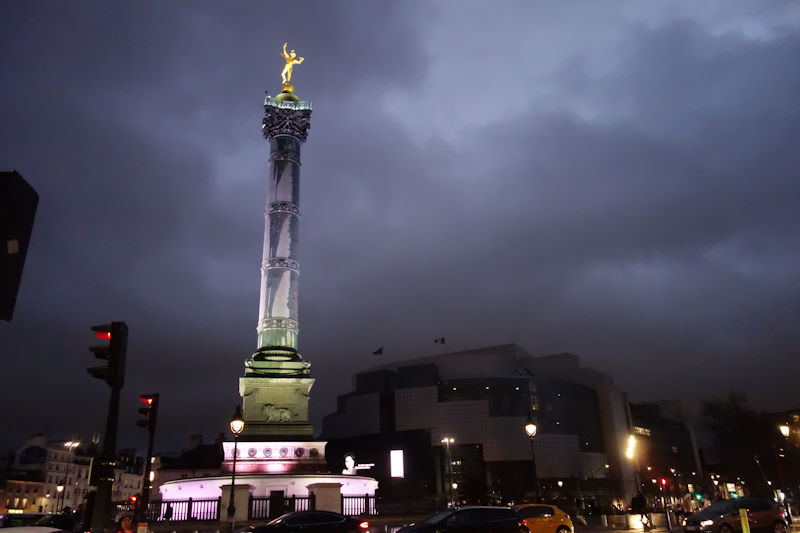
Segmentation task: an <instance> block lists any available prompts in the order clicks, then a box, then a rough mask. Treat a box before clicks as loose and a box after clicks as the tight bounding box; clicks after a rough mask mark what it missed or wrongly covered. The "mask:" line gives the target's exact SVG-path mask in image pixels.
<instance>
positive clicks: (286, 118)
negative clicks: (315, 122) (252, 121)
mask: <svg viewBox="0 0 800 533" xmlns="http://www.w3.org/2000/svg"><path fill="white" fill-rule="evenodd" d="M310 127H311V111H307V110H295V109H276V108H275V107H273V106H271V105H265V106H264V120H263V126H262V131H263V133H264V138H265V139H272V138H273V137H276V136H278V135H291V136H292V137H295V138H296V139H297V140H299V141H300V142H306V138H307V137H308V128H310Z"/></svg>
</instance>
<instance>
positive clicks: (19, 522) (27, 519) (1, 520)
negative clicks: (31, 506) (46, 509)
mask: <svg viewBox="0 0 800 533" xmlns="http://www.w3.org/2000/svg"><path fill="white" fill-rule="evenodd" d="M43 516H47V515H46V514H45V513H3V514H0V527H22V526H32V525H33V524H34V523H35V522H36V521H37V520H39V519H40V518H41V517H43Z"/></svg>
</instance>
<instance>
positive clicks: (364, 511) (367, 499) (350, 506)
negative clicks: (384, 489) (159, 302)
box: [342, 494, 378, 516]
mask: <svg viewBox="0 0 800 533" xmlns="http://www.w3.org/2000/svg"><path fill="white" fill-rule="evenodd" d="M342 514H343V515H347V516H358V515H369V516H372V515H376V514H378V513H377V511H376V509H375V496H372V495H369V494H365V495H363V496H344V495H342Z"/></svg>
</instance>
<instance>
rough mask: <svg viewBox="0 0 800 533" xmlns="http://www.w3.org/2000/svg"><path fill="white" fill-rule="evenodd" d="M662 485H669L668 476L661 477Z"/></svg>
mask: <svg viewBox="0 0 800 533" xmlns="http://www.w3.org/2000/svg"><path fill="white" fill-rule="evenodd" d="M661 486H662V487H666V486H667V478H665V477H662V478H661Z"/></svg>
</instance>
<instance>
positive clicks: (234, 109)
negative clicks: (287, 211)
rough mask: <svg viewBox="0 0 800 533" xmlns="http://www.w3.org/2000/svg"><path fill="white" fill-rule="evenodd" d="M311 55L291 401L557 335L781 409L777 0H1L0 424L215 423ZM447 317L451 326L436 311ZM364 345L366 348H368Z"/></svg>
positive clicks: (785, 123)
mask: <svg viewBox="0 0 800 533" xmlns="http://www.w3.org/2000/svg"><path fill="white" fill-rule="evenodd" d="M284 41H288V42H289V48H294V49H296V50H297V53H298V55H300V56H303V57H305V62H304V63H303V64H302V65H300V66H298V67H295V70H294V76H293V79H292V81H293V83H294V85H295V88H296V92H297V94H298V95H299V96H300V97H301V98H302V99H304V100H310V101H312V102H313V106H314V112H313V114H312V123H311V130H310V132H309V138H308V142H307V143H306V144H305V146H304V147H303V167H302V172H301V190H302V193H301V200H300V210H301V213H302V224H301V226H302V230H301V257H300V260H301V271H302V274H301V286H300V327H301V333H300V350H301V353H302V354H303V356H304V358H305V359H307V360H309V361H310V362H311V363H312V375H313V377H315V378H316V379H317V382H316V384H315V386H314V389H313V390H312V400H311V402H312V415H313V417H314V422H315V425H316V426H317V428H319V425H320V421H321V418H322V416H323V415H324V414H327V413H330V412H332V411H333V410H334V409H335V398H336V395H337V394H342V393H344V392H347V391H349V390H351V387H352V384H351V378H352V376H353V375H354V374H355V373H356V372H358V371H361V370H364V369H366V368H369V367H371V366H374V365H378V364H383V363H386V362H391V361H398V360H403V359H410V358H414V357H419V356H424V355H429V354H433V353H442V352H445V351H456V350H462V349H469V348H477V347H482V346H489V345H493V344H505V343H512V342H514V343H518V344H519V345H521V346H522V347H523V348H525V349H526V350H528V351H529V352H531V353H532V354H534V355H546V354H550V353H558V352H565V351H568V352H572V353H575V354H578V355H579V356H580V358H581V361H582V362H583V364H584V365H586V366H590V367H593V368H596V369H598V370H602V371H604V372H607V373H608V374H610V375H611V376H613V378H614V380H615V382H616V383H617V384H618V385H619V386H620V388H622V389H623V390H625V391H627V392H628V393H629V394H630V398H631V399H632V400H634V401H645V400H661V399H669V398H682V399H684V400H685V401H686V402H687V405H689V406H690V407H691V406H696V405H697V404H698V402H699V401H700V400H701V399H702V398H705V397H709V396H722V395H725V394H727V392H728V391H730V390H731V389H737V390H743V391H745V392H747V394H748V397H749V399H750V401H751V404H753V405H754V406H755V407H757V408H759V409H767V410H781V409H789V408H797V407H800V395H798V393H797V383H798V377H799V376H800V105H799V102H800V2H797V1H793V0H792V1H779V0H776V1H769V2H752V1H749V0H746V1H731V0H719V1H705V2H696V1H695V0H687V1H685V2H679V1H669V2H667V1H665V2H644V1H631V2H623V1H607V2H572V1H570V2H531V1H528V0H522V1H519V2H512V1H502V2H488V1H486V2H470V1H465V0H457V1H456V0H452V1H439V0H437V1H430V2H423V1H414V2H374V1H346V2H345V1H341V2H334V1H330V0H319V1H314V2H289V1H283V2H255V1H247V2H244V1H231V0H227V1H225V2H222V1H219V2H203V1H193V2H188V1H185V2H180V1H176V2H160V1H151V2H147V1H144V2H124V1H102V2H96V3H92V2H44V1H42V2H38V1H28V0H24V1H8V0H6V1H4V2H1V3H0V73H2V82H1V83H0V169H3V170H11V169H16V170H17V171H19V172H20V173H21V174H22V175H23V176H24V177H25V178H26V179H27V180H28V182H29V183H30V184H31V185H33V187H35V189H36V190H37V191H38V193H39V195H40V202H39V209H38V212H37V217H36V222H35V226H34V232H33V237H32V243H31V248H30V251H29V253H28V257H27V262H26V266H25V272H24V274H23V278H22V285H21V288H20V292H19V296H18V301H17V307H16V311H15V315H14V319H13V321H11V322H7V323H6V322H3V323H0V352H1V353H2V357H3V367H2V386H0V405H2V407H3V420H2V424H1V426H2V429H0V451H2V452H5V451H8V450H12V449H14V448H16V447H17V446H19V445H21V444H22V442H23V441H24V439H25V438H26V437H27V436H28V435H31V434H34V433H37V432H45V433H47V435H48V436H49V437H50V438H53V439H67V438H71V437H83V436H86V435H88V434H91V433H100V432H101V431H102V429H103V427H104V423H105V416H106V408H107V401H108V396H109V388H108V387H107V386H106V385H105V384H104V383H103V382H101V381H98V380H95V379H92V378H91V377H90V376H89V375H88V374H87V373H86V368H87V367H89V366H94V365H96V364H98V363H99V361H98V360H96V359H94V358H93V357H92V355H91V354H90V353H89V351H88V350H87V347H88V346H89V345H91V344H93V343H94V340H95V339H94V337H93V336H92V333H91V332H90V331H89V326H90V325H93V324H100V323H104V322H110V321H112V320H124V321H126V322H127V323H128V326H129V328H130V335H129V349H128V370H127V382H126V386H125V389H124V390H123V397H122V404H121V423H120V437H119V444H120V446H121V447H125V446H128V447H138V448H139V449H140V450H141V449H144V448H145V446H146V433H145V432H144V431H143V430H141V429H139V428H137V427H136V426H135V423H134V422H135V420H136V418H137V413H136V408H137V407H138V405H137V404H138V402H137V396H138V395H139V394H140V393H149V392H159V393H160V394H161V413H160V420H159V422H160V424H159V428H158V434H157V437H156V450H157V451H160V452H174V451H180V449H181V448H185V447H186V446H187V445H188V440H189V436H190V435H191V434H193V433H202V434H204V435H205V437H206V441H210V440H212V439H213V438H214V437H215V436H216V435H217V434H218V433H219V432H220V431H222V430H224V429H225V428H226V426H227V421H228V419H229V418H230V416H231V415H232V413H233V410H234V407H235V405H236V404H237V402H238V400H239V397H238V392H237V389H238V382H237V380H238V378H239V376H241V375H242V374H243V371H244V366H243V363H244V361H245V359H247V358H248V357H249V356H250V354H251V353H252V352H253V351H254V350H255V349H256V322H257V318H258V296H259V279H260V275H259V266H260V261H261V250H262V242H263V232H264V214H263V212H264V208H265V203H266V186H267V175H268V161H267V158H268V147H267V143H266V141H265V140H264V139H263V138H262V135H261V118H262V116H263V107H262V103H263V98H264V92H265V91H266V90H269V91H270V92H271V93H272V94H275V93H276V92H278V91H280V71H281V68H282V67H283V60H282V59H281V57H280V52H281V48H282V46H283V42H284ZM442 336H445V337H446V339H447V344H446V345H445V346H441V345H437V344H434V343H433V339H434V338H437V337H442ZM381 346H383V347H384V353H383V355H373V354H372V352H373V351H375V350H376V349H377V348H379V347H381Z"/></svg>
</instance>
